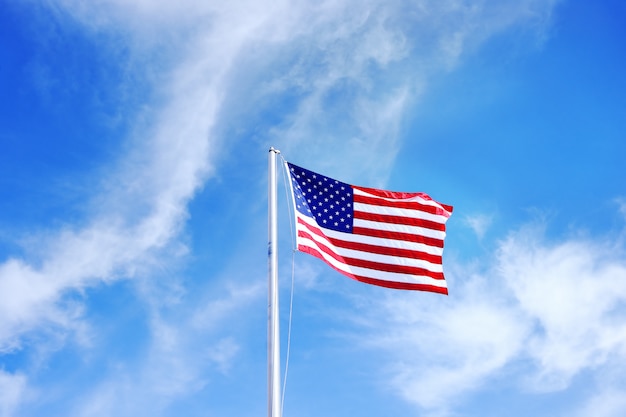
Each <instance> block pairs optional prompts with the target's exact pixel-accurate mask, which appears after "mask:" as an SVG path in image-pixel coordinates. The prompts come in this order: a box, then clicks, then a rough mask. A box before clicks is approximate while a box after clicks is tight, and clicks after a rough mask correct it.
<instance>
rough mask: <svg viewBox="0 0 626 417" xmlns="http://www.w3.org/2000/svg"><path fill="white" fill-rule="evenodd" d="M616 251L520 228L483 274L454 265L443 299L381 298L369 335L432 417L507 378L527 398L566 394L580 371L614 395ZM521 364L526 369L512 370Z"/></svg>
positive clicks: (625, 298)
mask: <svg viewBox="0 0 626 417" xmlns="http://www.w3.org/2000/svg"><path fill="white" fill-rule="evenodd" d="M624 250H625V248H624V247H623V246H620V245H619V244H618V245H617V246H616V244H615V243H614V242H611V241H607V240H604V239H602V238H598V239H595V240H593V239H580V238H576V237H573V238H568V239H564V240H561V241H556V242H555V241H549V240H547V239H546V238H545V236H544V234H543V231H542V228H541V227H538V226H537V225H533V226H528V227H524V228H522V229H520V230H519V231H517V232H513V233H511V234H510V235H509V236H508V238H507V239H505V240H504V241H503V242H502V243H501V245H500V247H499V249H498V251H497V257H496V258H494V262H493V264H491V265H488V266H487V270H488V271H489V272H487V273H476V272H474V273H473V272H472V271H471V269H469V268H466V269H458V270H457V271H461V270H464V271H466V272H465V273H464V274H463V275H462V276H455V277H454V279H455V280H457V281H460V283H461V285H460V287H459V288H457V290H456V291H455V293H454V294H451V296H450V299H444V300H440V301H439V302H434V301H432V300H430V299H426V300H425V301H424V302H420V303H419V304H418V305H416V304H415V303H414V296H412V295H410V294H409V295H405V294H399V295H393V296H389V299H388V300H386V301H384V302H383V304H382V306H381V307H382V308H383V311H384V312H381V311H378V312H376V313H374V314H375V316H376V317H377V318H379V319H380V317H389V321H388V322H385V323H384V328H385V330H384V331H380V332H378V333H376V334H375V335H372V334H368V339H369V340H378V341H379V342H377V344H380V345H382V346H383V347H385V348H386V349H388V350H389V352H390V354H392V355H393V356H394V357H395V358H396V359H395V362H394V363H393V364H391V369H390V370H389V371H388V372H389V374H390V375H391V377H392V381H393V385H394V388H395V389H396V390H399V392H400V393H401V394H402V396H403V397H404V398H405V399H406V400H407V401H410V402H414V403H415V404H417V405H419V406H420V407H422V408H424V409H428V410H431V411H432V412H434V413H435V415H438V414H446V413H447V412H448V411H450V408H449V407H450V406H451V404H455V403H456V404H458V402H459V401H461V400H462V398H463V397H464V395H465V394H467V393H469V392H476V391H480V390H481V388H482V387H483V386H484V384H485V383H486V382H487V381H494V380H497V379H498V378H500V377H502V375H503V374H504V373H505V372H506V375H507V379H508V381H509V382H507V384H511V385H513V386H515V387H516V388H518V389H519V388H521V389H523V390H525V391H527V392H546V391H561V390H566V389H568V388H569V387H570V386H571V383H572V379H573V378H574V377H576V376H578V375H580V374H581V373H583V372H585V371H588V372H593V373H594V375H595V376H596V379H597V383H598V386H602V385H603V384H610V385H608V387H611V386H613V387H615V388H616V389H619V387H620V384H622V383H623V380H622V379H621V378H617V379H615V378H613V377H609V376H610V374H611V372H610V370H611V369H614V368H615V367H616V366H617V367H618V368H621V363H622V361H623V360H624V355H626V336H625V335H626V320H625V319H624V312H625V311H626V309H625V308H626V262H625V261H624V259H626V258H625V257H624ZM456 274H458V272H456V273H455V275H456ZM425 358H428V359H425ZM520 361H530V363H531V364H532V366H531V367H530V368H527V367H523V368H519V369H516V367H515V364H516V363H519V362H520ZM521 369H524V370H525V371H521ZM615 384H617V385H615ZM605 388H606V386H605ZM590 401H597V400H593V399H590ZM607 407H608V408H607V410H608V411H607V413H608V414H607V415H613V414H611V413H612V412H613V411H610V410H613V409H615V410H621V409H622V408H621V407H622V405H621V404H620V403H619V402H618V403H612V405H611V406H610V407H609V406H607ZM582 415H588V414H586V413H583V414H582ZM589 415H591V414H589Z"/></svg>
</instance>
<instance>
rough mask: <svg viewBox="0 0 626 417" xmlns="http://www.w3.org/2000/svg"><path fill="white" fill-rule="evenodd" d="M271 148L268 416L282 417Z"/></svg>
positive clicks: (272, 155) (272, 151) (271, 157)
mask: <svg viewBox="0 0 626 417" xmlns="http://www.w3.org/2000/svg"><path fill="white" fill-rule="evenodd" d="M279 153H280V151H279V150H277V149H274V148H270V152H269V170H268V173H269V178H268V180H269V187H268V264H269V271H268V272H269V274H268V307H267V313H268V323H267V416H268V417H281V414H282V410H281V404H280V328H279V320H278V319H279V314H278V208H277V206H278V193H277V180H276V155H277V154H279Z"/></svg>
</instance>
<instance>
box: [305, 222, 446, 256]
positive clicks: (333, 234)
mask: <svg viewBox="0 0 626 417" xmlns="http://www.w3.org/2000/svg"><path fill="white" fill-rule="evenodd" d="M296 218H299V219H302V220H303V221H304V222H305V223H307V224H308V225H310V226H312V227H315V228H318V229H320V230H321V231H322V233H324V234H325V235H326V236H328V237H329V238H331V239H340V240H345V241H347V242H355V243H365V244H368V245H376V246H385V247H388V248H401V249H408V250H415V251H418V252H424V253H428V254H431V255H439V256H441V255H443V248H440V247H437V246H430V245H426V244H424V243H416V242H407V241H403V240H396V239H386V238H381V237H371V236H363V235H355V234H352V233H342V232H337V231H335V230H331V229H326V228H324V227H321V226H319V225H318V224H317V223H316V222H315V220H314V219H312V218H311V217H308V216H305V215H303V214H302V213H300V212H297V211H296ZM296 228H297V230H300V229H302V230H305V231H307V230H306V229H305V228H304V227H302V226H300V224H299V223H298V222H297V220H296Z"/></svg>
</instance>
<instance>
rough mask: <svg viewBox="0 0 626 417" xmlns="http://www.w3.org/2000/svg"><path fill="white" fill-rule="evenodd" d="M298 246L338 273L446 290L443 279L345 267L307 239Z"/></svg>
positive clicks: (300, 241)
mask: <svg viewBox="0 0 626 417" xmlns="http://www.w3.org/2000/svg"><path fill="white" fill-rule="evenodd" d="M298 244H299V245H304V246H306V247H309V248H312V249H314V250H316V251H318V252H319V253H320V254H321V256H322V258H323V259H324V261H325V262H327V263H328V264H330V265H332V266H334V267H335V268H337V269H339V270H340V271H344V272H347V273H348V274H353V275H358V276H362V277H367V278H373V279H380V280H383V281H391V282H404V283H412V284H425V285H432V286H435V287H440V288H447V285H446V281H445V280H444V279H434V278H431V277H427V276H422V275H409V274H400V273H394V272H385V271H378V270H375V269H368V268H362V267H357V266H350V265H346V264H345V263H343V262H339V261H337V260H336V259H335V258H333V257H332V256H330V255H328V254H326V253H324V252H323V251H322V250H320V248H319V247H317V245H315V244H314V243H312V242H311V241H310V240H308V239H301V238H299V239H298Z"/></svg>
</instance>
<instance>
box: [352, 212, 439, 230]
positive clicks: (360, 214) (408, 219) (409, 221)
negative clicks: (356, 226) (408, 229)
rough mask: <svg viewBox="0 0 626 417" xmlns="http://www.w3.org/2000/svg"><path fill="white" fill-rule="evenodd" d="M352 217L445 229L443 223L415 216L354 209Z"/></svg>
mask: <svg viewBox="0 0 626 417" xmlns="http://www.w3.org/2000/svg"><path fill="white" fill-rule="evenodd" d="M354 218H355V219H360V220H370V221H373V222H379V223H391V224H402V225H406V226H417V227H423V228H425V229H430V230H437V231H439V232H445V231H446V225H445V224H444V223H438V222H434V221H432V220H424V219H417V218H415V217H404V216H392V215H389V214H375V213H367V212H364V211H356V210H355V211H354Z"/></svg>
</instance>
